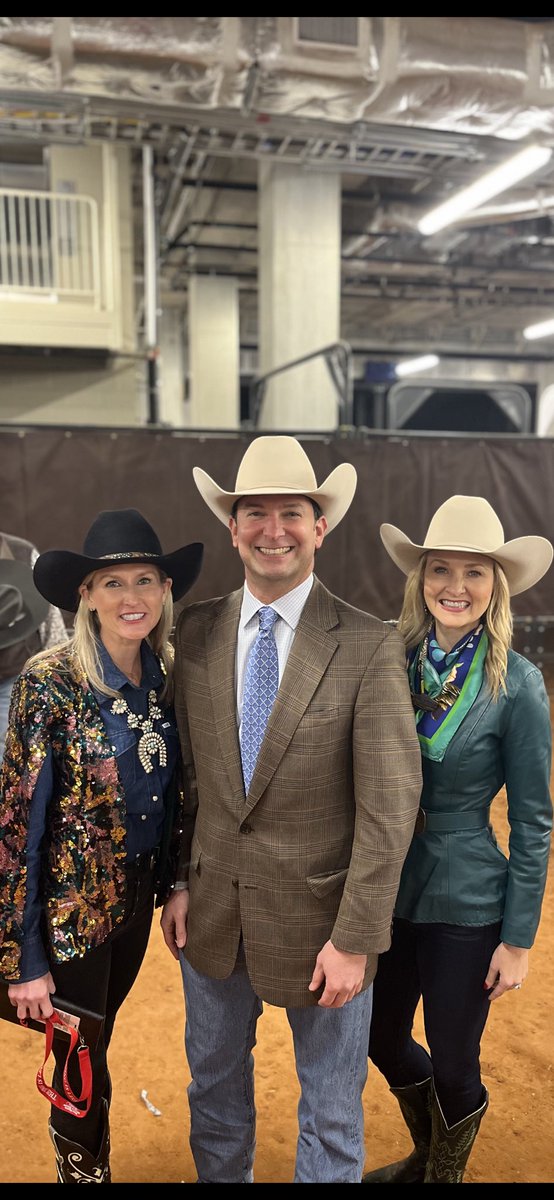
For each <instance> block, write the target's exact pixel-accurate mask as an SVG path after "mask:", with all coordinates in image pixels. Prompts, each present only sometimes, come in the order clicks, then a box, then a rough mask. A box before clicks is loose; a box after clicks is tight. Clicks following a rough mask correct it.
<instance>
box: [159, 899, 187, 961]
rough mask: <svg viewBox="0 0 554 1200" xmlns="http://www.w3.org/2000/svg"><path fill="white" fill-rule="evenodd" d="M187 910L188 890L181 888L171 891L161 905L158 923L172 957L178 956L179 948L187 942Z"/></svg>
mask: <svg viewBox="0 0 554 1200" xmlns="http://www.w3.org/2000/svg"><path fill="white" fill-rule="evenodd" d="M188 911H189V890H188V888H181V889H179V891H174V892H172V894H171V896H170V897H169V900H167V901H166V903H165V904H164V906H163V909H162V915H161V919H160V925H161V927H162V932H163V935H164V939H165V944H166V946H167V947H168V949H169V950H170V951H171V953H172V955H173V957H174V958H176V959H178V958H179V950H182V949H183V946H186V944H187V917H188Z"/></svg>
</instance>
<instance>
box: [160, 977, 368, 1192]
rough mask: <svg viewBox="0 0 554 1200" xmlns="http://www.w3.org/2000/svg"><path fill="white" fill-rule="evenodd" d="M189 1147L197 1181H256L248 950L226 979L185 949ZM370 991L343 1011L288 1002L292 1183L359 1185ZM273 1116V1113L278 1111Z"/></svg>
mask: <svg viewBox="0 0 554 1200" xmlns="http://www.w3.org/2000/svg"><path fill="white" fill-rule="evenodd" d="M181 969H182V972H183V982H184V988H185V1002H186V1011H187V1021H186V1034H185V1042H186V1049H187V1057H188V1062H189V1067H190V1071H191V1076H192V1083H191V1084H190V1086H189V1089H188V1096H189V1104H190V1113H191V1135H190V1144H191V1149H192V1153H193V1157H194V1162H195V1164H196V1170H197V1172H198V1179H199V1182H201V1183H252V1182H253V1164H254V1150H255V1142H256V1110H255V1107H254V1059H253V1055H252V1050H253V1048H254V1046H255V1044H256V1025H257V1022H258V1017H259V1016H260V1015H261V1013H262V1008H263V1005H262V1002H261V1000H260V998H259V996H257V995H256V993H255V992H254V990H253V988H252V985H251V983H250V980H249V978H248V974H247V971H246V964H245V962H244V957H243V956H242V955H239V959H238V960H237V964H236V966H235V969H234V971H233V973H232V975H230V976H229V978H228V979H211V978H209V976H207V975H200V974H199V973H198V972H197V971H194V970H193V968H192V967H191V966H190V964H189V963H187V961H186V960H185V959H184V958H183V956H181ZM371 1001H372V989H371V988H368V989H367V990H366V991H364V992H361V993H360V995H358V996H356V997H355V998H354V1000H351V1001H350V1003H349V1004H345V1005H344V1007H343V1008H319V1007H317V1005H314V1006H313V1007H310V1008H288V1009H287V1018H288V1022H289V1025H290V1027H291V1029H292V1034H293V1040H294V1053H295V1059H296V1070H297V1073H298V1078H299V1081H300V1088H301V1095H300V1102H299V1105H298V1122H299V1135H298V1144H297V1153H296V1168H295V1174H294V1182H295V1183H360V1181H361V1177H362V1170H363V1163H364V1127H363V1109H362V1092H363V1088H364V1084H365V1081H366V1078H367V1038H368V1031H369V1025H370V1021H371ZM276 1115H277V1114H276Z"/></svg>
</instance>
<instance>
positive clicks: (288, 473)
mask: <svg viewBox="0 0 554 1200" xmlns="http://www.w3.org/2000/svg"><path fill="white" fill-rule="evenodd" d="M192 474H193V477H194V482H195V484H196V486H197V488H198V491H199V492H200V495H201V496H202V498H203V500H205V501H206V504H207V505H208V508H211V510H212V512H213V513H215V515H216V517H219V520H220V521H223V524H224V525H227V523H228V521H229V517H230V516H231V511H232V508H233V505H234V504H235V501H236V500H240V498H241V497H242V496H287V495H290V496H308V497H309V499H310V500H315V501H316V503H317V504H319V507H320V508H321V511H322V512H323V513H324V515H325V517H326V520H327V532H328V533H329V532H330V531H331V529H334V528H335V526H336V525H338V523H339V521H342V518H343V517H344V514H345V513H346V512H347V510H348V509H349V507H350V505H351V503H352V500H353V498H354V492H355V491H356V481H357V475H356V471H355V468H354V467H353V466H352V464H351V463H341V464H340V466H338V467H335V469H334V471H331V474H330V475H328V476H327V479H326V480H325V482H324V483H322V484H321V486H320V487H318V486H317V483H316V477H315V475H314V471H313V467H312V464H311V462H310V460H309V458H308V455H307V454H306V451H305V450H304V449H303V447H302V446H301V445H300V442H298V441H297V440H296V438H294V437H285V436H275V437H273V436H272V435H267V436H266V437H259V438H255V439H254V441H253V442H251V443H250V445H249V447H248V449H247V451H246V453H245V454H244V455H243V458H242V460H241V463H240V466H239V469H238V474H237V479H236V483H235V490H234V492H224V491H223V489H222V488H220V487H219V486H218V484H217V483H215V481H214V480H213V479H211V477H210V476H209V475H207V474H206V472H205V471H203V470H202V468H201V467H194V469H193V472H192Z"/></svg>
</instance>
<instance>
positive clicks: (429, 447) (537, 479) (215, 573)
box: [0, 426, 554, 619]
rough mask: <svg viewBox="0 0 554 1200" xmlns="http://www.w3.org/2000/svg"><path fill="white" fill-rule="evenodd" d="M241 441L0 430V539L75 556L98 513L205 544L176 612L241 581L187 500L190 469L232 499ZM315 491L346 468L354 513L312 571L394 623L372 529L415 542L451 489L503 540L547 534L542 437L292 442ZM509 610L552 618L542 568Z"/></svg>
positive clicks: (549, 448)
mask: <svg viewBox="0 0 554 1200" xmlns="http://www.w3.org/2000/svg"><path fill="white" fill-rule="evenodd" d="M251 437H252V435H248V434H244V435H242V434H238V435H236V436H233V435H229V436H223V435H221V436H220V435H211V434H205V435H199V434H189V433H185V432H183V431H178V432H176V431H169V430H163V431H157V430H149V429H137V430H135V429H126V430H121V431H116V430H110V429H86V428H79V427H74V428H71V429H69V428H61V427H56V428H44V427H40V426H39V427H33V428H29V427H26V428H17V427H15V426H10V427H7V426H4V427H3V428H0V468H1V469H0V529H2V530H4V531H6V532H8V533H14V534H18V535H19V536H20V537H25V538H28V539H29V540H30V541H32V542H34V543H35V545H36V546H37V547H38V549H39V550H47V549H52V548H63V549H68V550H78V551H81V549H82V544H83V539H84V536H85V534H86V532H87V530H88V528H89V526H90V524H91V522H92V521H93V519H94V517H95V516H96V514H97V513H98V512H99V511H100V510H102V509H106V508H127V507H134V508H138V509H140V510H141V512H143V513H144V515H145V517H147V519H148V520H149V521H150V522H151V523H152V524H153V526H154V528H155V529H156V531H157V532H158V534H159V537H160V540H161V542H162V546H163V548H164V550H165V551H171V550H174V549H176V548H177V547H178V546H181V545H183V544H185V543H186V542H191V541H203V542H205V546H206V549H205V559H204V567H203V570H202V574H201V576H200V579H199V580H198V582H197V584H196V585H195V587H194V589H193V590H192V591H191V592H190V593H189V594H188V597H187V599H186V601H185V603H189V602H190V601H191V600H198V599H204V598H207V597H209V596H216V595H222V594H224V593H225V592H228V591H230V590H231V589H233V588H235V587H238V586H240V585H241V583H242V579H243V574H242V568H241V563H240V560H239V558H238V555H237V554H236V552H235V551H234V550H233V548H232V546H231V541H230V536H229V533H228V531H227V530H226V529H225V527H224V525H223V524H222V523H221V522H220V521H218V520H217V518H216V517H215V516H213V514H212V513H211V512H210V510H209V509H208V508H207V506H206V505H205V503H204V501H203V500H202V498H201V496H200V494H199V492H198V491H197V489H196V487H195V485H194V482H193V479H192V468H193V467H194V466H200V467H203V468H204V470H205V471H207V472H208V474H209V475H211V476H212V477H213V478H214V479H215V480H216V482H217V483H218V484H219V485H220V487H223V488H225V489H226V490H229V491H231V490H233V489H234V484H235V478H236V473H237V469H238V466H239V463H240V460H241V458H242V455H243V454H244V451H245V449H246V447H247V445H248V443H249V441H250V440H251ZM300 440H301V441H302V444H303V445H304V447H305V449H306V451H307V453H308V455H309V457H310V459H311V461H312V463H313V466H314V470H315V474H316V478H317V481H318V484H320V483H322V482H323V480H324V479H325V478H326V476H327V475H328V474H329V472H330V471H332V470H333V468H334V467H336V466H337V465H338V463H341V462H351V463H353V464H354V466H355V467H356V470H357V472H358V488H357V492H356V496H355V499H354V502H353V504H352V507H351V508H350V510H349V512H348V514H347V515H346V517H345V518H344V519H343V521H342V522H341V524H340V525H339V526H338V528H337V529H336V530H334V532H333V533H331V534H330V535H329V537H328V539H327V540H326V542H325V543H324V545H323V547H322V549H321V551H320V553H319V555H318V559H317V564H316V571H317V574H318V575H319V577H320V579H321V580H322V582H323V583H324V584H325V585H326V586H327V587H329V588H330V589H331V590H332V591H333V592H336V593H337V594H338V595H340V596H342V597H343V598H344V599H345V600H347V601H349V603H351V604H354V605H356V606H357V607H359V608H362V609H365V610H367V611H369V612H372V613H374V614H375V615H376V616H378V617H381V618H383V619H389V618H394V617H396V616H397V615H398V612H399V609H400V604H401V597H402V588H403V581H404V576H403V575H402V574H401V572H400V571H399V570H398V569H397V567H395V566H394V564H393V563H392V562H391V560H390V559H389V558H388V555H387V554H386V553H385V550H384V548H383V546H382V543H381V540H380V537H379V526H380V524H381V522H382V521H390V522H392V523H393V524H394V525H398V526H399V527H400V528H401V529H402V530H403V531H404V532H405V533H406V534H407V535H408V536H409V537H411V538H412V539H413V540H414V541H417V542H421V541H422V540H423V538H424V535H425V532H426V530H427V526H428V524H429V520H430V518H431V516H432V514H433V512H434V511H435V509H436V508H437V507H438V505H439V504H441V503H442V501H443V500H445V499H446V498H447V497H448V496H451V495H452V494H454V493H463V494H466V495H481V496H485V497H486V498H487V499H488V500H489V501H490V502H491V504H492V505H493V506H494V508H495V509H496V511H497V513H498V515H499V517H500V519H501V521H502V523H503V525H504V531H505V535H506V538H507V539H508V538H514V537H521V536H522V535H524V534H529V533H535V534H542V535H543V536H545V537H548V538H550V539H551V540H552V538H553V536H554V439H552V438H534V437H521V438H518V437H504V438H502V437H498V438H492V437H491V438H481V437H477V438H473V437H469V436H468V437H464V436H461V437H460V436H456V437H446V436H444V437H443V436H440V437H427V436H419V435H412V436H410V435H406V434H402V435H399V434H387V435H376V434H371V433H368V434H367V436H364V435H361V434H359V433H358V434H356V435H355V436H350V435H345V436H344V437H343V436H340V435H329V437H324V436H321V435H319V436H313V437H310V436H309V435H301V436H300ZM513 607H514V612H515V613H516V615H518V614H519V615H525V616H535V617H536V616H551V615H552V614H554V569H551V570H550V571H549V572H548V574H547V575H546V577H545V578H544V579H543V580H542V581H541V582H540V583H539V584H537V586H536V587H535V588H533V589H532V590H531V591H530V592H525V593H524V594H523V595H522V596H517V597H515V599H514V605H513Z"/></svg>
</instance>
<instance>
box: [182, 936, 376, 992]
mask: <svg viewBox="0 0 554 1200" xmlns="http://www.w3.org/2000/svg"><path fill="white" fill-rule="evenodd" d="M166 940H167V939H166ZM366 966H367V954H349V953H348V952H347V951H346V950H336V949H335V947H334V946H333V943H332V942H326V943H325V945H324V947H323V949H322V950H320V952H319V954H318V956H317V958H316V960H315V970H314V973H313V975H312V979H311V983H310V985H309V990H310V992H316V991H317V989H318V988H320V987H321V986H322V984H325V989H324V991H323V995H322V996H321V999H320V1000H318V1004H320V1005H321V1007H322V1008H342V1007H343V1005H344V1004H347V1003H348V1001H349V1000H353V998H354V996H357V995H358V992H361V990H362V984H363V981H364V975H365V969H366Z"/></svg>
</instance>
